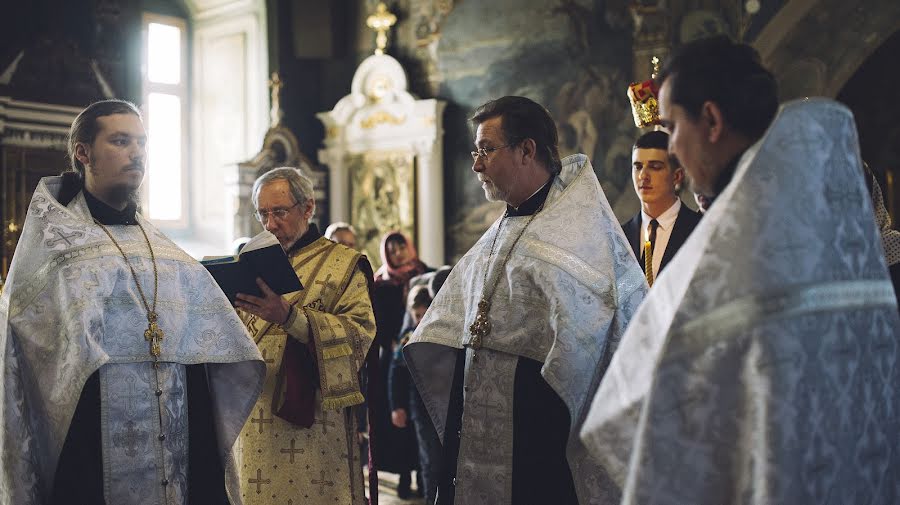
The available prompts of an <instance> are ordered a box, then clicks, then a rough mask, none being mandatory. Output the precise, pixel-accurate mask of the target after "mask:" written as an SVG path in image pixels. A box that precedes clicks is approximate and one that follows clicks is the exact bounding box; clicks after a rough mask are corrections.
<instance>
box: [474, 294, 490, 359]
mask: <svg viewBox="0 0 900 505" xmlns="http://www.w3.org/2000/svg"><path fill="white" fill-rule="evenodd" d="M490 309H491V302H489V301H487V300H485V299H484V298H482V299H481V301H480V302H478V312H477V313H476V314H475V321H473V322H472V324H471V325H470V326H469V333H471V334H472V341H471V342H470V343H469V345H470V346H471V347H472V348H473V349H475V350H478V349H481V341H482V340H483V339H484V337H486V336H488V335H490V333H491V320H490V319H488V311H489V310H490Z"/></svg>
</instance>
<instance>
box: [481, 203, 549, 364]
mask: <svg viewBox="0 0 900 505" xmlns="http://www.w3.org/2000/svg"><path fill="white" fill-rule="evenodd" d="M543 208H544V205H543V204H541V206H540V207H538V209H537V210H536V211H534V214H532V215H531V217H529V218H528V221H526V222H525V226H523V227H522V231H521V232H519V235H518V236H517V237H516V239H515V240H514V241H513V243H512V245H511V246H510V247H509V251H506V256H504V257H503V261H502V262H501V263H500V266H499V267H497V268H496V269H495V272H496V273H495V275H494V276H493V277H494V278H493V279H491V282H490V284H489V283H488V271H490V269H491V260H492V259H493V258H494V246H495V245H497V237H499V236H500V230H501V229H502V228H503V222H504V221H506V219H507V218H508V216H507V215H505V214H504V216H503V219H501V220H500V224H499V225H497V233H495V234H494V240H493V241H491V252H490V253H489V254H488V260H487V264H486V265H485V267H484V285H483V286H482V288H481V300H480V301H479V302H478V312H477V313H476V314H475V320H474V321H472V324H471V325H469V333H471V334H472V340H471V342H470V343H469V347H471V348H472V349H475V350H476V351H477V350H478V349H481V346H482V344H483V343H484V342H483V341H484V337H486V336H488V335H490V334H491V319H490V310H491V299H492V298H493V297H494V292H495V291H496V290H497V283H498V282H499V281H500V276H501V275H503V272H504V271H506V263H507V262H508V261H509V258H510V256H512V252H513V249H515V248H516V244H518V243H519V239H521V238H522V236H523V235H525V230H527V229H528V225H530V224H531V222H532V221H534V218H535V216H537V215H538V213H540V212H541V210H542V209H543ZM497 253H498V254H499V253H500V251H497ZM488 289H490V291H488Z"/></svg>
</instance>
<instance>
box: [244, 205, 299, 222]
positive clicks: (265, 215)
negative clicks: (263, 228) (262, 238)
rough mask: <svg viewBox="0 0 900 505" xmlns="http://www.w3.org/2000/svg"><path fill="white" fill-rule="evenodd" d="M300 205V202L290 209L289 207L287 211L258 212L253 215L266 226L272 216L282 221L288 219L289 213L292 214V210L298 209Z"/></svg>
mask: <svg viewBox="0 0 900 505" xmlns="http://www.w3.org/2000/svg"><path fill="white" fill-rule="evenodd" d="M298 205H300V202H297V203H295V204H294V205H291V206H290V207H288V208H286V209H272V210H264V209H263V210H257V211H256V212H254V213H253V216H254V217H256V219H258V220H259V222H260V223H262V224H266V221H267V220H268V219H269V216H272V217H274V218H275V219H277V220H279V221H281V220H282V219H284V218H285V217H287V215H288V212H290V211H291V209H293V208H294V207H296V206H298Z"/></svg>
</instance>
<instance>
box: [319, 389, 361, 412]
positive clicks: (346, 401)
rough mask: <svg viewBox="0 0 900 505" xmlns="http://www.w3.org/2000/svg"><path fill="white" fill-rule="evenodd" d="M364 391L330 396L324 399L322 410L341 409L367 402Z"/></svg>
mask: <svg viewBox="0 0 900 505" xmlns="http://www.w3.org/2000/svg"><path fill="white" fill-rule="evenodd" d="M365 401H366V399H365V398H363V395H362V393H360V392H358V391H357V392H355V393H350V394H346V395H341V396H330V397H328V398H324V399H323V400H322V410H341V409H345V408H347V407H352V406H354V405H359V404H361V403H363V402H365Z"/></svg>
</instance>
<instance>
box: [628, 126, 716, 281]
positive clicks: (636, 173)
mask: <svg viewBox="0 0 900 505" xmlns="http://www.w3.org/2000/svg"><path fill="white" fill-rule="evenodd" d="M668 148H669V134H668V133H666V132H662V131H652V132H649V133H645V134H644V135H641V137H640V138H638V139H637V142H635V143H634V148H633V149H632V151H631V180H632V181H633V182H634V191H635V192H636V193H637V195H638V198H639V199H640V200H641V211H640V212H638V213H637V214H636V215H635V216H634V217H633V218H631V219H630V220H629V221H628V222H626V223H625V224H623V225H622V229H623V230H624V231H625V236H627V237H628V242H629V243H630V244H631V248H632V249H634V255H635V256H636V257H637V258H638V262H639V263H640V264H641V268H643V269H644V274H645V275H646V276H647V282H649V283H650V285H651V286H652V285H653V279H655V278H656V276H657V275H658V274H659V272H660V271H661V270H662V269H663V268H665V266H666V264H667V263H668V262H669V261H670V260H671V259H672V257H673V256H675V253H676V252H678V249H679V248H680V247H681V244H683V243H684V241H685V240H687V237H688V235H690V234H691V231H693V230H694V227H695V226H697V223H698V222H700V214H699V213H697V212H694V211H693V210H691V209H689V208H688V207H687V205H684V204H683V203H682V202H681V198H679V197H678V188H679V187H680V186H681V183H682V182H683V181H684V169H683V168H681V167H680V166H678V165H677V161H676V160H675V159H673V158H669V153H668ZM647 252H649V253H650V254H649V255H647ZM648 268H650V269H651V271H650V272H648V271H647V270H648Z"/></svg>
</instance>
